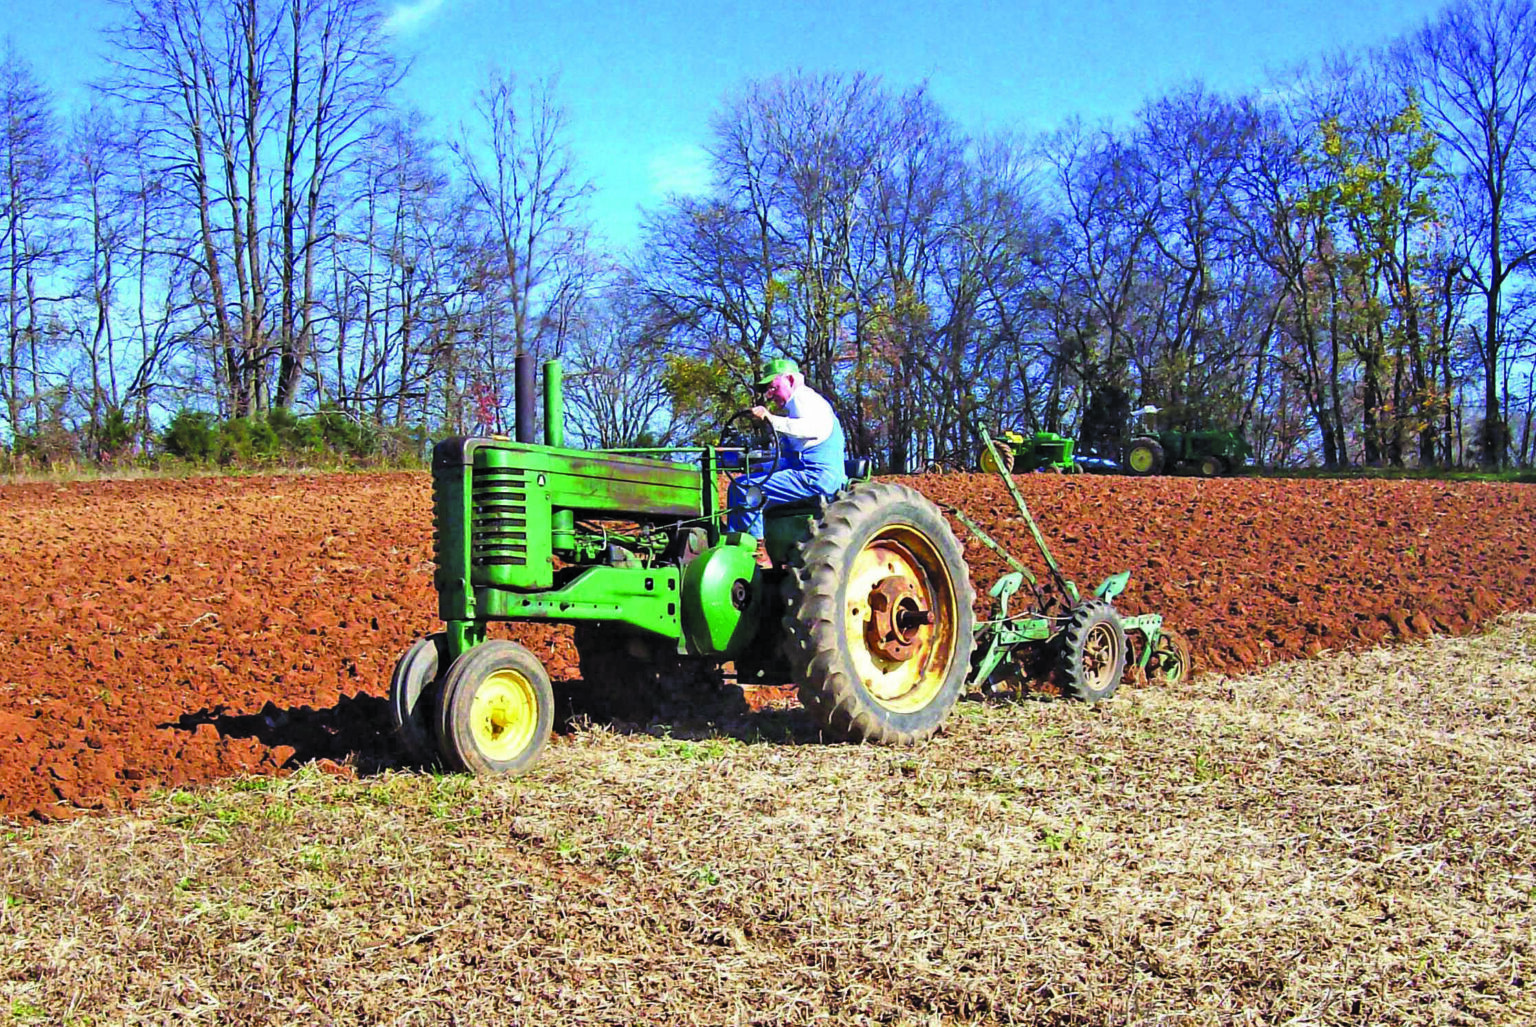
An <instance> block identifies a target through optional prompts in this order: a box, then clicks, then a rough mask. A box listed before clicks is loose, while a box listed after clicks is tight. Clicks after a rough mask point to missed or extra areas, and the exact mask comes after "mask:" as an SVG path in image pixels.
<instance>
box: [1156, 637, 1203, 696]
mask: <svg viewBox="0 0 1536 1027" xmlns="http://www.w3.org/2000/svg"><path fill="white" fill-rule="evenodd" d="M1194 669H1195V663H1194V658H1193V657H1191V656H1190V654H1189V643H1188V642H1186V641H1185V640H1184V636H1183V635H1181V634H1179V633H1178V632H1177V631H1171V630H1169V629H1166V628H1165V629H1164V630H1163V632H1162V634H1160V635H1158V636H1157V645H1155V646H1153V647H1152V656H1151V657H1150V658H1149V659H1148V660H1147V677H1149V678H1150V679H1151V680H1153V681H1156V682H1159V683H1160V684H1165V685H1174V684H1178V683H1179V682H1180V681H1183V680H1184V679H1186V678H1188V677H1189V675H1190V674H1191V673H1192V672H1193V671H1194Z"/></svg>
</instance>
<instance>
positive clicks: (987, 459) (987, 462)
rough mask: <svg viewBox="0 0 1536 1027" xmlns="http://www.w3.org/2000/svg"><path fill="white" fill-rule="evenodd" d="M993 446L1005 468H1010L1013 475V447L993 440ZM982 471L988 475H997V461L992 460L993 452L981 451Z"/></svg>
mask: <svg viewBox="0 0 1536 1027" xmlns="http://www.w3.org/2000/svg"><path fill="white" fill-rule="evenodd" d="M992 445H993V447H994V448H996V450H997V455H998V457H999V458H1000V459H1001V460H1002V461H1003V466H1005V467H1007V468H1008V471H1009V473H1012V472H1013V447H1012V446H1010V445H1008V443H1006V442H998V441H997V440H996V439H993V440H992ZM981 469H982V471H983V472H985V473H986V474H996V473H997V461H996V460H994V459H992V451H991V450H989V449H986V448H983V449H982V451H981Z"/></svg>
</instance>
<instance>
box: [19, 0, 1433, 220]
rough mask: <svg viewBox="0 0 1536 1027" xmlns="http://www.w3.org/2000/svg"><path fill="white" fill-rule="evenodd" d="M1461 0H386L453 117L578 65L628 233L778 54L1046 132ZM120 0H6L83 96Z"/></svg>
mask: <svg viewBox="0 0 1536 1027" xmlns="http://www.w3.org/2000/svg"><path fill="white" fill-rule="evenodd" d="M1443 6H1444V3H1443V0H1393V2H1380V0H1270V2H1263V0H1228V2H1202V0H1012V2H1010V0H996V2H991V3H985V2H977V0H964V2H961V0H949V2H946V0H928V2H914V0H893V2H878V0H865V2H858V0H768V2H763V3H752V4H737V3H713V4H709V3H699V2H685V0H648V2H642V3H624V2H617V0H551V2H543V3H526V2H525V3H513V2H509V0H405V2H390V0H386V2H385V3H384V4H383V8H384V10H385V11H386V12H388V13H389V15H390V24H391V27H392V30H393V39H394V41H395V45H396V46H397V47H398V48H399V50H400V52H401V53H402V54H407V55H410V56H412V57H413V59H414V68H413V70H412V72H411V75H410V76H409V78H408V79H407V80H406V82H405V89H404V92H403V98H404V100H405V101H406V102H408V103H411V104H413V105H415V106H417V107H418V108H420V109H422V110H423V111H424V112H426V113H427V114H428V115H429V116H430V117H431V118H432V119H433V121H434V123H435V126H436V129H437V131H438V132H439V133H440V134H443V135H447V134H448V133H450V132H451V131H452V130H453V127H454V126H455V125H456V124H457V122H458V121H459V119H460V118H462V117H464V116H465V114H466V113H467V112H468V110H469V107H470V104H471V103H472V102H473V99H474V95H475V93H476V91H477V90H478V89H479V88H480V86H481V85H482V84H483V83H484V81H485V75H486V73H487V70H488V69H489V68H490V67H491V66H493V65H496V66H499V67H500V68H502V69H510V70H512V71H514V72H516V73H517V74H518V76H519V77H520V78H522V79H524V80H531V79H534V78H539V77H543V76H549V75H557V76H558V82H559V86H558V96H559V98H560V100H561V101H562V102H563V103H564V104H565V105H566V107H567V108H568V110H569V113H570V124H571V128H572V134H571V141H572V145H573V149H574V150H575V152H576V155H577V157H578V159H579V160H580V162H581V165H582V167H583V168H584V170H585V172H586V174H587V175H588V176H589V177H590V178H591V179H592V181H593V183H594V185H595V186H596V189H597V192H596V195H595V196H594V200H593V206H592V212H593V215H594V217H595V219H596V221H597V223H598V227H599V229H600V231H602V233H603V234H604V235H605V236H607V238H608V239H609V240H610V241H611V242H613V243H614V244H616V245H620V246H625V245H630V244H632V243H633V242H635V240H636V228H637V225H638V221H639V216H638V208H639V207H640V206H642V205H654V204H655V203H657V202H658V201H659V200H660V199H661V198H662V197H663V196H664V195H665V194H666V193H667V192H668V191H672V190H681V191H688V190H692V189H695V188H698V187H699V185H700V183H701V182H702V180H703V177H702V176H703V173H704V169H703V151H702V145H703V144H704V143H705V142H706V140H707V136H708V126H709V116H710V114H711V112H712V111H714V110H715V109H716V108H717V107H718V106H719V104H720V101H721V98H722V97H723V96H724V95H726V94H727V93H728V92H730V91H731V90H733V89H734V88H736V87H737V86H739V85H740V84H741V83H742V82H744V81H746V80H748V79H751V78H758V77H765V76H768V75H772V74H774V73H775V72H780V71H789V70H795V69H803V70H806V71H815V72H820V71H855V70H863V71H868V72H872V73H875V74H878V75H880V76H881V77H882V78H883V79H884V80H885V81H886V82H887V84H889V85H891V86H893V87H896V88H904V87H907V86H910V85H914V84H916V83H918V82H920V81H923V80H927V81H928V82H929V84H930V88H931V90H932V93H933V95H934V97H935V98H936V99H937V101H938V102H939V103H940V105H941V106H943V108H944V109H945V110H947V111H948V112H949V113H950V114H951V115H952V116H953V117H954V118H956V119H957V120H958V121H959V122H960V124H961V125H963V126H964V127H966V128H968V129H972V130H978V131H979V130H1013V131H1020V132H1025V133H1032V132H1037V131H1042V130H1046V129H1049V128H1052V127H1054V126H1056V125H1057V124H1059V123H1060V122H1061V121H1062V120H1063V119H1064V118H1065V117H1067V116H1069V115H1074V114H1076V115H1080V116H1082V117H1085V118H1087V119H1089V120H1099V119H1114V120H1123V119H1124V118H1125V117H1127V116H1128V115H1129V114H1131V113H1132V112H1133V111H1135V109H1136V108H1137V107H1138V106H1139V105H1140V104H1141V103H1142V102H1143V101H1145V100H1146V99H1149V98H1151V97H1154V96H1156V95H1158V94H1159V93H1161V92H1163V91H1165V90H1167V89H1168V88H1170V87H1172V86H1175V85H1177V84H1179V83H1181V82H1184V81H1187V80H1189V79H1192V78H1201V79H1203V80H1205V81H1206V82H1208V83H1209V84H1211V85H1213V86H1215V87H1217V88H1219V89H1227V90H1238V89H1249V88H1257V87H1260V86H1262V85H1263V84H1264V82H1265V78H1266V73H1267V72H1268V71H1270V70H1279V69H1282V68H1285V67H1287V66H1290V65H1293V64H1296V63H1298V62H1301V61H1304V60H1309V59H1312V58H1315V57H1317V56H1318V55H1320V54H1322V53H1324V52H1327V51H1329V50H1331V49H1335V48H1339V47H1357V46H1366V45H1371V44H1375V43H1383V42H1386V41H1387V40H1389V39H1390V38H1392V37H1394V36H1396V35H1398V34H1401V33H1403V32H1405V31H1408V30H1410V29H1412V28H1415V27H1417V26H1418V25H1419V24H1421V23H1422V22H1423V21H1424V20H1425V19H1426V18H1427V17H1429V16H1430V15H1432V14H1434V13H1436V12H1437V11H1439V10H1440V9H1441V8H1442V7H1443ZM114 17H115V11H114V9H113V6H112V4H111V3H110V2H109V0H51V2H44V0H0V35H3V36H4V37H6V38H7V39H8V40H9V41H10V43H11V44H12V45H14V46H15V47H16V49H17V51H18V52H19V53H20V54H21V55H22V56H23V57H25V58H26V59H27V60H29V61H30V62H31V63H32V64H33V66H34V68H35V69H36V70H37V71H38V72H39V74H40V76H41V77H42V78H43V80H44V81H45V82H46V83H47V84H48V85H49V86H50V87H52V88H53V89H54V90H55V92H56V93H58V94H59V95H60V97H61V99H62V100H64V101H65V102H66V103H72V102H75V101H77V100H78V99H79V98H81V96H82V95H83V90H82V85H83V83H84V82H85V81H86V80H88V79H90V78H91V77H92V76H94V75H96V74H98V73H99V72H100V71H101V70H102V69H103V68H104V66H105V65H104V59H103V57H102V54H103V52H104V42H103V40H102V38H101V35H100V30H101V29H102V27H104V26H105V25H107V24H109V23H110V22H111V21H112V20H113V18H114Z"/></svg>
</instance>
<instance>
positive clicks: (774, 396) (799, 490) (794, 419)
mask: <svg viewBox="0 0 1536 1027" xmlns="http://www.w3.org/2000/svg"><path fill="white" fill-rule="evenodd" d="M757 387H758V398H759V399H760V400H761V402H760V403H759V405H757V406H754V407H753V408H752V416H753V417H755V418H757V419H758V420H760V421H766V422H767V423H768V424H769V426H771V427H772V428H773V431H774V434H775V435H776V436H777V438H778V450H779V452H778V456H777V457H776V458H775V460H774V461H773V464H772V465H771V466H769V467H768V468H767V469H766V470H762V471H754V472H753V473H751V474H744V475H742V476H741V477H739V478H737V479H735V480H734V481H732V482H731V484H730V488H729V489H728V490H727V493H726V496H727V505H728V506H729V507H730V509H731V514H730V517H729V518H728V519H727V521H726V530H728V531H741V532H746V533H747V534H749V535H751V536H753V537H754V538H762V537H763V509H764V508H765V507H769V506H779V505H780V504H783V503H791V502H794V501H795V500H797V499H810V498H812V497H814V496H830V495H832V494H833V493H834V492H836V491H837V490H838V489H840V488H842V487H843V486H844V485H846V484H847V483H848V474H847V470H846V466H845V457H846V453H845V448H846V447H845V443H844V438H843V426H842V425H841V424H839V423H838V420H837V414H836V413H834V412H833V410H832V404H830V403H828V402H827V401H826V399H825V398H824V397H823V396H822V395H821V394H820V393H818V392H817V391H816V390H815V389H813V388H811V387H810V386H809V385H807V384H806V383H805V375H803V374H801V373H800V368H799V367H798V366H796V364H795V362H794V361H793V360H786V359H784V358H783V357H780V358H778V359H775V360H770V361H768V362H767V363H765V364H764V365H763V368H762V374H761V375H760V376H759V377H758V380H757ZM765 404H772V405H773V407H774V409H776V410H777V411H779V412H778V413H775V412H773V411H772V410H770V409H769V408H768V406H767V405H765ZM752 485H756V486H757V487H758V488H760V489H761V490H762V492H763V498H764V500H765V502H764V503H763V504H762V505H761V506H759V507H758V508H757V509H751V510H749V509H745V508H744V507H745V505H746V504H745V496H746V491H747V488H748V487H749V486H752Z"/></svg>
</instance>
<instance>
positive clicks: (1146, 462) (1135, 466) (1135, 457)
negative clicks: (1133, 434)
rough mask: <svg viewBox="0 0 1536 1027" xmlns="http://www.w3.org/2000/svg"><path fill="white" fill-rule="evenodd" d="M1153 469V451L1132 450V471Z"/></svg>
mask: <svg viewBox="0 0 1536 1027" xmlns="http://www.w3.org/2000/svg"><path fill="white" fill-rule="evenodd" d="M1151 469H1152V451H1151V450H1150V449H1140V448H1138V449H1133V450H1131V470H1133V471H1150V470H1151Z"/></svg>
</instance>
